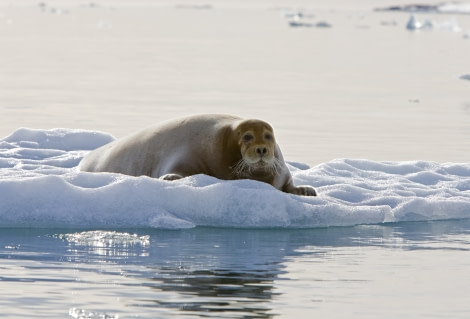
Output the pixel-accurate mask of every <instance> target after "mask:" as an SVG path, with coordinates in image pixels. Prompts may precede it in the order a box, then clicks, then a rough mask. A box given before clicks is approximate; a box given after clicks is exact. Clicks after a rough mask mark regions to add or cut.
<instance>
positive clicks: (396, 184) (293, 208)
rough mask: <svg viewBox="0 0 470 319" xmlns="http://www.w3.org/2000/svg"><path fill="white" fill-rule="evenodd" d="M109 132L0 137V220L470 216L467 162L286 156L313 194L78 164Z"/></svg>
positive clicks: (195, 221) (96, 225)
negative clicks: (306, 160) (313, 161)
mask: <svg viewBox="0 0 470 319" xmlns="http://www.w3.org/2000/svg"><path fill="white" fill-rule="evenodd" d="M469 78H470V77H469ZM112 139H113V138H112V137H111V136H110V135H108V134H105V133H99V132H90V131H80V130H67V129H60V130H30V129H18V130H17V131H15V132H14V133H13V134H11V135H10V136H8V137H6V138H5V139H3V140H0V167H1V169H0V228H1V227H70V228H78V227H79V228H86V229H103V228H105V229H110V228H114V229H116V228H129V227H154V228H166V229H168V228H170V229H178V228H189V227H196V226H212V227H257V228H267V227H268V228H272V227H288V228H305V227H327V226H350V225H357V224H375V223H384V222H398V221H410V220H413V221H414V220H421V221H426V220H434V219H453V218H470V163H462V164H455V163H447V164H438V163H434V162H427V161H413V162H374V161H368V160H357V159H338V160H334V161H331V162H328V163H324V164H321V165H319V166H317V167H314V168H308V167H307V166H306V165H304V164H300V163H293V162H290V163H288V164H289V165H288V167H289V169H290V170H291V173H292V177H293V179H294V181H295V183H296V184H307V185H312V186H314V187H316V188H317V190H318V192H319V196H318V197H313V198H312V197H303V196H296V195H292V194H286V193H283V192H280V191H278V190H276V189H275V188H273V187H272V186H271V185H269V184H265V183H261V182H257V181H253V180H236V181H223V180H219V179H216V178H214V177H210V176H206V175H195V176H190V177H187V178H183V179H181V180H178V181H172V182H168V181H162V180H159V179H154V178H150V177H147V176H141V177H134V176H126V175H121V174H111V173H86V172H80V171H78V169H77V165H78V163H79V161H80V159H81V158H82V157H83V156H84V155H85V154H86V153H87V150H88V149H92V148H93V147H98V146H100V145H102V144H104V143H106V142H108V141H110V140H112ZM91 234H92V233H86V235H90V236H91ZM108 235H109V236H111V235H112V234H111V235H110V234H106V236H108ZM109 236H108V237H106V238H109ZM85 237H86V236H82V238H85ZM111 237H113V236H111ZM128 239H129V238H128ZM131 239H132V238H130V239H129V240H131Z"/></svg>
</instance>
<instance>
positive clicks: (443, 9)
mask: <svg viewBox="0 0 470 319" xmlns="http://www.w3.org/2000/svg"><path fill="white" fill-rule="evenodd" d="M376 10H377V11H402V12H411V13H416V12H419V13H447V14H470V3H459V2H444V3H438V4H408V5H395V6H389V7H384V8H377V9H376Z"/></svg>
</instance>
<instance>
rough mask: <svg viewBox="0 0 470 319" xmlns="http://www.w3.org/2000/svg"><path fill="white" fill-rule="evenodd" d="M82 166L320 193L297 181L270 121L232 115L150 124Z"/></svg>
mask: <svg viewBox="0 0 470 319" xmlns="http://www.w3.org/2000/svg"><path fill="white" fill-rule="evenodd" d="M79 169H80V170H81V171H85V172H112V173H122V174H126V175H132V176H141V175H147V176H150V177H155V178H160V179H164V180H176V179H180V178H183V177H186V176H190V175H195V174H206V175H210V176H213V177H216V178H219V179H224V180H234V179H253V180H257V181H261V182H265V183H268V184H271V185H272V186H274V187H275V188H277V189H279V190H281V191H283V192H286V193H292V194H296V195H304V196H316V195H317V192H316V191H315V189H314V188H313V187H312V186H295V185H294V183H293V181H292V176H291V174H290V172H289V169H288V168H287V166H286V164H285V162H284V159H283V157H282V153H281V150H280V148H279V146H278V145H277V143H276V140H275V138H274V133H273V128H272V127H271V125H269V124H268V123H266V122H264V121H261V120H256V119H242V118H239V117H236V116H231V115H220V114H206V115H195V116H190V117H184V118H180V119H174V120H169V121H166V122H163V123H161V124H157V125H155V126H151V127H148V128H146V129H143V130H141V131H139V132H137V133H134V134H131V135H129V136H127V137H124V138H122V139H118V140H116V141H114V142H111V143H109V144H106V145H104V146H102V147H100V148H98V149H96V150H94V151H91V152H90V153H88V154H87V155H86V156H85V157H84V158H83V160H82V161H81V162H80V166H79Z"/></svg>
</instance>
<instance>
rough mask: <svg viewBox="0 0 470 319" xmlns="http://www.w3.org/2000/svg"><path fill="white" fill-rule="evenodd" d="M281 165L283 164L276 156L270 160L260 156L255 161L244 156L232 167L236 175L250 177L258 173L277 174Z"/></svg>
mask: <svg viewBox="0 0 470 319" xmlns="http://www.w3.org/2000/svg"><path fill="white" fill-rule="evenodd" d="M279 167H281V165H280V163H279V160H277V159H276V158H272V159H271V160H270V161H268V160H266V159H265V158H258V160H257V161H254V162H253V161H248V160H246V159H245V158H242V159H241V160H240V161H238V163H237V164H236V165H235V166H234V167H233V168H232V169H233V174H234V175H235V176H245V177H249V176H252V175H258V174H272V175H277V174H278V169H279Z"/></svg>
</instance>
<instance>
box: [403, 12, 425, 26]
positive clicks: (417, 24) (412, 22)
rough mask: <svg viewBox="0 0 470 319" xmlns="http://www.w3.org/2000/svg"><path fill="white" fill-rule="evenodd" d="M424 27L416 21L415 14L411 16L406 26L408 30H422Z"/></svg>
mask: <svg viewBox="0 0 470 319" xmlns="http://www.w3.org/2000/svg"><path fill="white" fill-rule="evenodd" d="M422 26H423V25H422V24H421V22H419V21H418V20H417V19H416V17H415V15H414V14H412V15H410V19H409V20H408V22H407V24H406V28H407V29H408V30H419V29H421V27H422Z"/></svg>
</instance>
